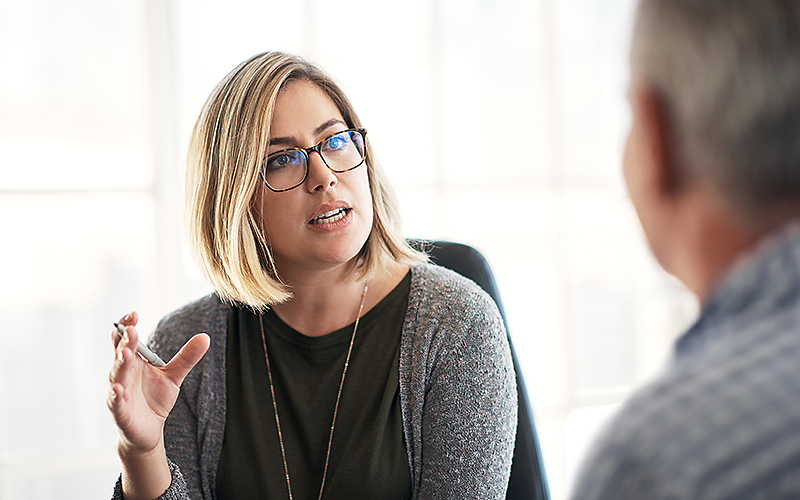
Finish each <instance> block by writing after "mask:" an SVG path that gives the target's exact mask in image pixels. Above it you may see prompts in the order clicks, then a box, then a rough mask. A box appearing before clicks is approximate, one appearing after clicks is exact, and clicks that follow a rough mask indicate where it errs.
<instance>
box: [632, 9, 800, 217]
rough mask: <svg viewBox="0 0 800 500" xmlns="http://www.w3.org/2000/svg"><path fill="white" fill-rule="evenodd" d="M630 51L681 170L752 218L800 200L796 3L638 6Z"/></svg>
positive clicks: (798, 16) (799, 57) (799, 17)
mask: <svg viewBox="0 0 800 500" xmlns="http://www.w3.org/2000/svg"><path fill="white" fill-rule="evenodd" d="M632 47H633V48H632V52H631V62H632V69H633V73H634V77H636V76H639V77H642V78H643V79H644V80H645V81H647V82H648V83H649V84H650V85H651V86H652V87H653V88H654V89H655V91H656V92H657V94H658V96H659V98H660V99H661V100H662V102H663V103H664V105H665V109H666V112H667V120H668V123H669V126H670V130H671V131H672V133H673V134H674V141H675V143H674V144H673V146H674V149H673V151H674V154H676V155H677V156H676V159H677V160H678V161H679V162H680V165H682V166H683V168H686V169H688V170H689V172H688V173H690V174H695V175H698V176H701V177H702V178H704V179H705V180H706V181H707V182H710V183H712V185H713V186H714V187H715V188H716V189H717V190H718V191H719V192H720V194H721V195H722V196H723V198H724V199H725V200H727V202H728V203H729V204H730V205H732V206H735V207H736V208H738V209H740V210H743V211H745V213H748V214H749V215H751V216H753V217H754V218H755V219H762V218H764V217H771V216H772V215H774V214H771V212H774V209H776V208H777V207H780V206H782V205H792V204H796V203H798V201H800V0H642V1H641V3H640V5H639V10H638V13H637V20H636V28H635V30H634V38H633V46H632Z"/></svg>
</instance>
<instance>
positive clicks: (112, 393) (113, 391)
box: [111, 389, 117, 399]
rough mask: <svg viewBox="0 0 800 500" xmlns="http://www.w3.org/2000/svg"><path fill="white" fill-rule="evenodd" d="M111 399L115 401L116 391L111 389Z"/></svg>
mask: <svg viewBox="0 0 800 500" xmlns="http://www.w3.org/2000/svg"><path fill="white" fill-rule="evenodd" d="M111 399H117V391H115V390H114V389H111Z"/></svg>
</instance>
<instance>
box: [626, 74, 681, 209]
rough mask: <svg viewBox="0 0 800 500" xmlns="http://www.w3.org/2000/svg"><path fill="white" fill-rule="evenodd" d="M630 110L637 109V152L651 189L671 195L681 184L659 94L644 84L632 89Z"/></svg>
mask: <svg viewBox="0 0 800 500" xmlns="http://www.w3.org/2000/svg"><path fill="white" fill-rule="evenodd" d="M631 97H632V99H633V100H634V102H633V109H634V113H639V116H638V117H635V119H638V120H639V123H638V125H639V127H641V128H640V134H641V137H640V140H641V148H642V151H641V154H642V156H643V158H642V160H643V163H644V164H645V165H646V168H647V170H648V172H647V181H648V183H649V184H650V186H649V188H650V191H651V193H653V194H656V195H658V196H667V197H669V196H671V195H674V194H676V193H677V192H678V191H679V190H680V187H681V176H680V171H679V170H680V169H679V168H678V162H677V161H676V156H675V153H674V147H673V145H674V140H675V138H674V136H673V132H672V131H673V127H672V126H671V122H670V120H669V116H668V113H667V109H666V106H665V103H664V100H663V98H662V97H661V95H660V94H659V93H658V92H657V91H656V90H655V89H653V88H652V87H651V86H649V85H647V84H644V83H643V84H640V85H638V86H636V88H635V89H633V95H632V96H631Z"/></svg>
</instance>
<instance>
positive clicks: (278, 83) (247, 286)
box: [186, 52, 426, 310]
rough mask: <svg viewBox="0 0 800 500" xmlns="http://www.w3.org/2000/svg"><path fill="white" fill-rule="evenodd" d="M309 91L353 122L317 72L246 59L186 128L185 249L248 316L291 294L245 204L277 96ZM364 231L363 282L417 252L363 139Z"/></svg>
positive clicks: (276, 59) (275, 57)
mask: <svg viewBox="0 0 800 500" xmlns="http://www.w3.org/2000/svg"><path fill="white" fill-rule="evenodd" d="M296 80H305V81H309V82H311V83H314V84H315V85H317V86H318V87H319V88H320V89H321V90H323V91H324V92H325V93H326V94H327V95H328V96H329V97H330V98H331V100H332V101H333V102H334V104H335V105H336V107H337V108H338V109H339V112H340V113H341V114H342V117H343V118H344V121H345V122H346V123H347V126H348V127H351V128H356V127H361V126H362V124H361V121H360V120H359V118H358V116H357V115H356V113H355V110H354V109H353V106H352V105H351V104H350V101H349V100H348V99H347V97H346V96H345V95H344V93H343V92H342V90H341V89H340V88H339V86H338V85H337V84H336V83H335V82H334V81H333V79H331V78H330V77H329V76H328V75H326V74H325V73H324V72H323V71H322V70H320V69H319V68H317V67H316V66H314V65H312V64H310V63H308V62H306V61H304V60H303V59H301V58H299V57H296V56H293V55H290V54H285V53H281V52H265V53H263V54H259V55H256V56H253V57H251V58H250V59H248V60H246V61H244V62H243V63H241V64H240V65H239V66H238V67H236V68H235V69H234V70H233V71H231V72H230V73H229V74H228V75H227V76H226V77H225V78H224V79H223V80H222V81H221V82H220V83H219V84H218V85H217V87H216V88H215V89H214V91H213V92H212V93H211V95H210V96H209V98H208V100H207V101H206V103H205V105H204V106H203V110H202V112H201V113H200V117H199V118H198V120H197V123H196V124H195V126H194V129H193V131H192V136H191V140H190V143H189V154H188V160H187V172H186V173H187V177H186V218H187V228H188V236H189V244H190V247H192V250H193V252H194V254H195V258H196V260H197V261H198V263H199V265H200V267H201V268H202V270H203V271H204V272H205V275H206V276H207V277H208V279H209V280H210V281H211V283H212V285H213V286H214V288H215V289H216V291H217V294H218V295H219V296H220V298H221V299H222V300H225V301H228V302H237V303H241V304H244V305H247V306H250V307H251V308H253V309H256V310H263V309H265V308H267V307H268V306H270V305H272V304H275V303H278V302H282V301H284V300H287V299H288V298H290V297H291V292H290V290H289V287H288V286H286V284H285V283H284V282H283V281H282V280H281V278H280V275H279V274H278V270H277V269H276V267H275V262H274V260H273V258H272V252H271V250H270V247H269V243H268V241H267V238H266V236H265V234H264V230H263V228H262V227H261V221H260V218H259V217H258V209H257V207H255V206H254V198H255V195H256V193H257V192H258V190H259V189H263V185H262V183H263V181H262V180H261V177H260V173H259V172H260V168H261V165H262V160H263V158H265V157H266V156H267V150H268V147H269V135H270V134H269V128H270V122H271V121H272V114H273V110H274V109H275V101H276V100H277V98H278V94H279V93H280V92H281V90H282V89H283V88H284V87H285V86H286V84H287V83H288V82H290V81H296ZM366 168H367V176H368V179H369V189H370V194H371V196H372V206H373V211H374V216H373V222H372V230H371V232H370V234H369V237H368V238H367V241H366V243H365V244H364V246H363V247H362V248H361V250H360V252H359V254H358V256H357V258H356V259H355V261H356V263H357V264H356V266H357V267H356V269H355V271H356V277H357V279H360V280H365V279H370V278H372V277H374V276H376V275H379V274H381V273H382V272H383V271H384V270H386V269H387V267H388V266H389V264H391V263H393V262H394V263H403V264H409V263H412V262H416V261H421V260H425V258H426V257H425V255H424V254H421V253H419V252H417V251H416V250H414V249H412V248H411V247H409V246H408V244H407V243H406V241H405V239H403V237H402V235H401V234H400V227H399V217H398V211H397V205H396V203H395V199H394V194H393V193H392V191H391V190H390V188H389V186H388V184H387V181H386V178H385V175H384V174H383V172H382V171H381V169H380V168H379V166H378V165H377V164H376V162H375V160H374V155H373V153H372V149H371V147H370V145H369V142H367V159H366Z"/></svg>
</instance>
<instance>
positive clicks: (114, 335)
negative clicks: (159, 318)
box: [111, 311, 139, 347]
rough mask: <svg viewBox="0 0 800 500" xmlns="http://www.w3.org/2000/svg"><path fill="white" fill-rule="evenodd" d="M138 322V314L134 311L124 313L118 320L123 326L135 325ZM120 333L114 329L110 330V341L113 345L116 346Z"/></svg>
mask: <svg viewBox="0 0 800 500" xmlns="http://www.w3.org/2000/svg"><path fill="white" fill-rule="evenodd" d="M137 323H139V314H138V313H137V312H136V311H133V312H131V313H130V314H126V315H125V316H123V317H122V319H120V320H119V324H120V325H123V326H125V327H128V326H136V324H137ZM120 338H121V337H120V335H119V334H118V332H117V331H116V329H114V330H111V342H112V343H113V344H114V347H117V344H119V341H120Z"/></svg>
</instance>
